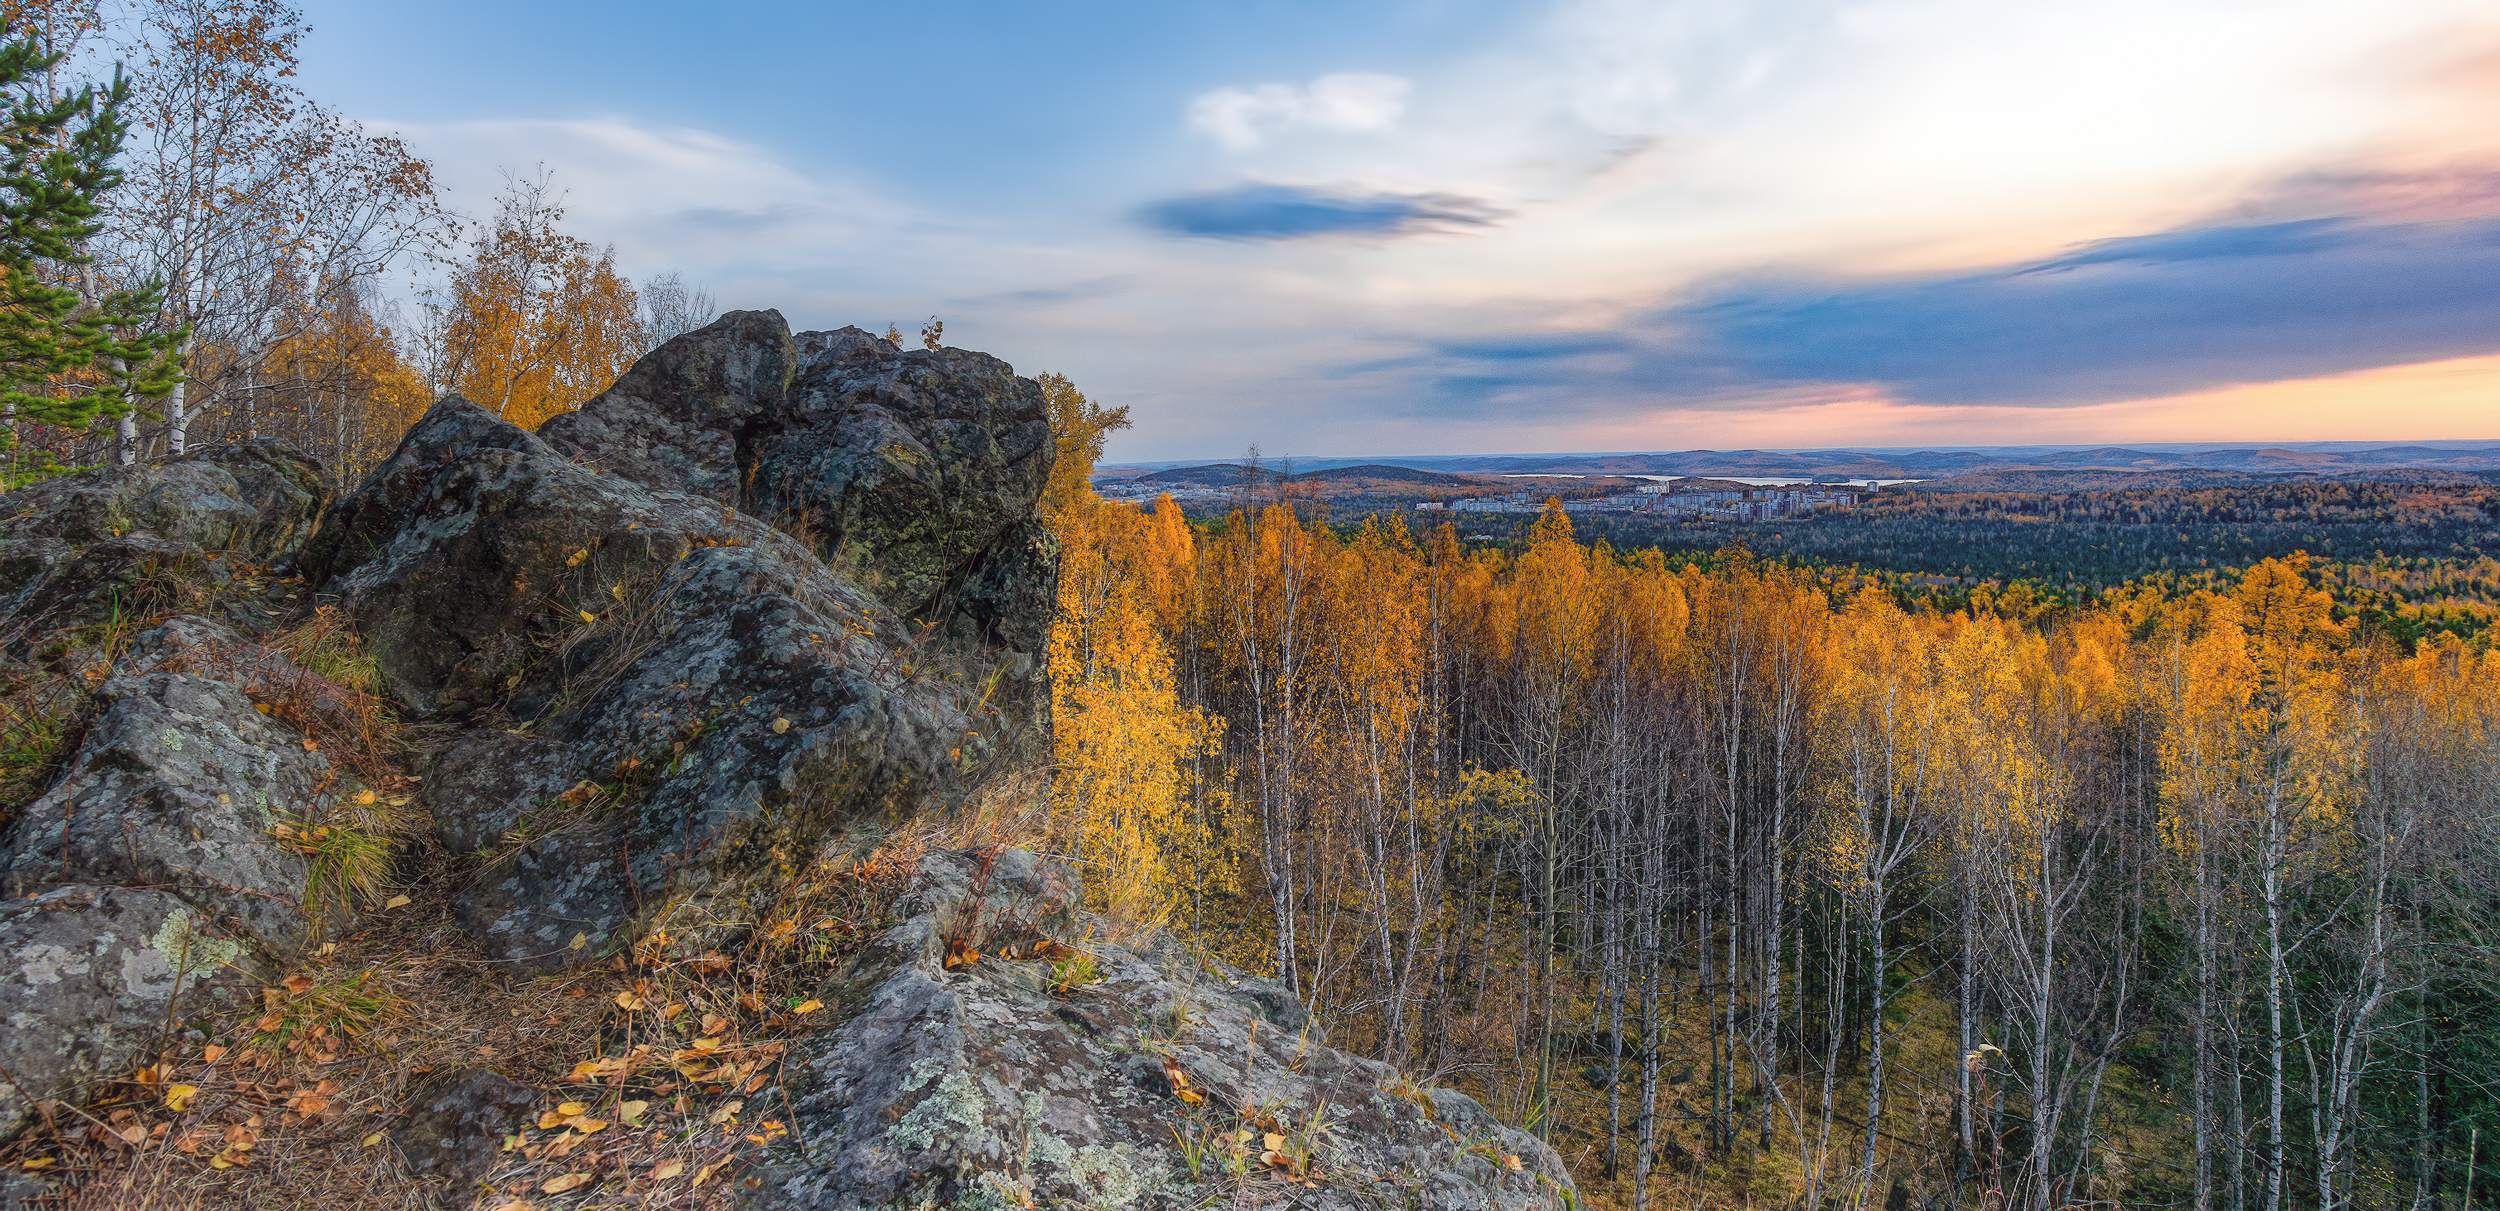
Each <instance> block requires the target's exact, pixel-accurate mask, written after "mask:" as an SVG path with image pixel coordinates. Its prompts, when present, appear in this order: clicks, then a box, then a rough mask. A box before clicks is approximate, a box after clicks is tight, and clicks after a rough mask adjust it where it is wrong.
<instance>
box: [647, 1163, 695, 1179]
mask: <svg viewBox="0 0 2500 1211" xmlns="http://www.w3.org/2000/svg"><path fill="white" fill-rule="evenodd" d="M685 1171H686V1162H684V1161H681V1160H678V1159H676V1158H675V1157H671V1158H669V1159H668V1160H664V1161H661V1162H660V1163H659V1164H656V1165H653V1166H651V1180H652V1181H655V1182H664V1181H667V1180H668V1179H670V1178H672V1177H675V1176H677V1175H678V1174H680V1173H683V1172H685Z"/></svg>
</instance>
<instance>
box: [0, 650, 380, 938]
mask: <svg viewBox="0 0 2500 1211" xmlns="http://www.w3.org/2000/svg"><path fill="white" fill-rule="evenodd" d="M283 667H284V662H283V661H282V660H280V659H279V658H277V657H276V656H274V655H270V654H268V653H266V652H264V651H262V650H261V649H260V648H259V647H258V645H255V644H250V643H248V642H247V641H245V640H243V639H242V638H240V637H239V636H237V635H235V634H234V633H233V632H232V631H230V630H228V629H227V628H225V627H222V626H220V625H218V624H216V623H213V622H209V621H207V620H206V619H201V618H180V619H175V620H172V621H169V622H167V623H165V624H163V625H160V626H158V627H155V628H153V629H151V630H150V631H148V632H146V633H144V634H142V635H141V636H140V637H139V638H138V639H136V640H134V641H133V643H132V644H131V646H130V648H129V650H128V651H127V652H126V653H125V654H124V655H123V657H122V659H121V661H120V662H119V663H118V664H117V665H116V666H115V668H114V671H113V673H112V675H111V676H109V677H107V678H106V679H105V680H104V682H103V683H102V685H100V686H99V687H98V688H97V691H96V699H97V701H98V703H99V704H100V705H101V709H100V711H99V712H98V714H97V716H96V719H95V722H94V723H93V725H91V726H90V727H89V728H88V729H87V733H86V736H85V739H84V741H83V742H82V743H81V744H80V745H79V748H78V752H77V755H76V756H75V757H74V758H72V760H71V762H70V764H69V768H68V770H67V771H66V772H65V773H64V774H63V775H62V776H61V779H60V781H59V782H58V783H56V784H55V785H54V786H53V788H52V789H51V790H50V791H49V792H47V793H46V794H44V795H43V796H42V797H41V798H39V799H37V800H35V801H34V802H33V803H31V804H28V805H27V806H26V808H25V810H24V811H23V812H21V813H20V814H19V816H18V819H17V821H16V823H15V824H14V825H13V826H12V827H11V828H10V830H9V833H8V836H7V841H6V845H5V850H0V852H5V853H6V854H7V855H8V857H7V863H6V868H5V870H6V874H5V886H6V890H7V894H9V895H11V896H31V895H37V894H40V893H42V892H44V891H46V890H47V889H50V888H54V887H63V886H82V885H104V886H120V887H146V888H151V889H154V890H155V891H158V892H161V893H163V894H165V895H168V896H171V897H172V898H174V899H176V900H179V901H181V902H183V903H185V904H187V905H189V906H190V907H191V908H192V909H193V910H195V911H196V912H197V913H198V914H200V916H199V919H200V921H201V922H202V924H203V925H204V926H205V927H209V928H213V929H215V930H216V931H218V932H219V933H221V934H226V935H231V936H236V937H243V938H248V939H250V940H251V941H252V942H253V943H254V944H255V945H256V946H258V947H259V948H260V949H261V950H262V951H263V952H264V953H266V954H268V955H270V956H272V957H276V958H280V959H283V958H286V957H288V956H292V955H293V954H294V953H295V952H296V951H297V950H298V949H299V948H300V947H301V946H302V945H303V943H304V941H305V938H306V936H307V933H308V931H309V929H310V925H309V923H308V921H307V920H306V918H305V914H304V912H303V910H302V908H301V906H300V904H299V898H300V897H301V896H302V895H303V893H304V880H305V867H304V859H303V857H302V856H301V855H299V854H297V853H295V852H294V851H292V850H290V849H287V848H285V847H283V846H280V845H278V844H275V843H274V839H273V836H272V833H271V828H272V826H273V825H275V824H277V823H278V821H279V817H280V816H281V815H283V814H289V813H295V814H304V815H311V814H315V813H317V812H319V811H320V810H321V809H322V808H323V807H324V806H325V805H326V803H327V802H328V801H330V800H332V799H334V798H335V797H336V796H337V795H339V794H341V793H343V792H344V791H345V790H346V789H347V788H346V787H345V786H344V785H343V784H342V783H340V782H339V780H338V779H337V778H336V777H335V775H334V774H333V772H332V771H331V769H330V766H329V762H328V760H327V758H325V757H323V756H322V755H321V754H319V753H315V752H308V751H306V750H305V748H304V745H303V737H302V734H301V733H298V732H296V731H295V730H294V729H293V728H291V727H288V726H287V725H285V724H283V723H280V722H277V721H276V720H274V719H271V718H270V717H269V716H267V715H265V714H263V713H261V712H260V711H259V710H258V709H256V708H255V707H254V705H253V702H252V699H251V697H250V695H249V693H248V692H247V691H246V690H245V688H243V687H244V686H246V685H249V684H250V683H251V680H252V678H253V677H254V676H256V675H267V674H272V673H278V672H279V671H280V670H282V669H283Z"/></svg>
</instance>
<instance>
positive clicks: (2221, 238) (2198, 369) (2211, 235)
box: [1366, 219, 2500, 411]
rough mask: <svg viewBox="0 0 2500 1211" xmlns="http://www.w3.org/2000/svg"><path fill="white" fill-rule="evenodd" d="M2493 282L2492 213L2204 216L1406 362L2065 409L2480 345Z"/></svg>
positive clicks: (2499, 265) (1460, 389) (1745, 395)
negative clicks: (2258, 220)
mask: <svg viewBox="0 0 2500 1211" xmlns="http://www.w3.org/2000/svg"><path fill="white" fill-rule="evenodd" d="M2494 280H2500V220H2489V219H2485V220H2469V221H2455V222H2442V223H2403V224H2379V225H2369V224H2362V223H2358V222H2353V221H2349V220H2303V221H2296V222H2287V223H2273V224H2257V225H2243V226H2235V227H2213V228H2202V229H2189V230H2181V231H2171V232H2162V233H2157V234H2152V235H2146V236H2137V237H2129V238H2125V239H2115V240H2104V241H2100V242H2097V243H2093V244H2089V245H2085V246H2084V247H2082V248H2080V249H2078V250H2076V251H2075V252H2073V253H2071V254H2068V255H2065V256H2061V257H2055V258H2051V259H2048V260H2044V261H2038V262H2033V263H2028V264H2022V265H2015V266H2009V267H2006V268H2002V269H1997V270H1993V271H1989V272H1983V273H1965V274H1953V275H1931V276H1923V277H1895V278H1883V279H1874V280H1818V279H1813V278H1805V277H1785V278H1772V277H1756V278H1751V279H1740V280H1734V281H1728V282H1723V283H1722V284H1720V285H1719V286H1717V287H1715V288H1712V289H1708V290H1705V291H1703V292H1702V293H1701V294H1700V295H1699V296H1698V297H1696V298H1694V299H1693V300H1691V301H1689V302H1686V303H1683V304H1680V305H1677V306H1672V307H1667V308H1662V309H1657V310H1652V311H1649V312H1646V313H1640V314H1636V315H1634V316H1632V317H1631V318H1630V319H1628V320H1627V321H1625V322H1624V323H1623V324H1621V325H1619V326H1617V327H1616V328H1615V329H1614V330H1612V331H1610V332H1603V333H1596V334H1590V335H1585V336H1579V337H1569V338H1563V337H1553V336H1545V337H1538V338H1533V339H1521V338H1501V337H1496V338H1487V337H1481V336H1479V337H1475V338H1470V339H1465V340H1448V341H1443V342H1440V343H1438V344H1437V345H1436V346H1435V347H1434V349H1433V351H1432V352H1431V353H1430V354H1429V355H1426V356H1425V357H1423V358H1421V359H1414V360H1410V361H1408V362H1406V363H1404V367H1405V368H1412V367H1416V366H1423V367H1428V368H1429V369H1428V371H1427V372H1428V373H1430V374H1431V375H1433V387H1434V392H1433V394H1434V395H1435V397H1436V398H1437V399H1438V400H1439V401H1440V404H1441V406H1443V407H1451V408H1458V409H1462V410H1465V409H1471V408H1473V409H1484V410H1488V411H1498V410H1502V409H1505V408H1507V409H1519V410H1531V411H1533V410H1580V411H1591V410H1612V411H1621V410H1623V409H1625V408H1627V407H1633V406H1639V405H1641V404H1644V403H1646V404H1647V405H1650V406H1656V405H1659V404H1665V403H1686V404H1696V405H1700V406H1710V407H1721V408H1742V407H1749V406H1751V403H1752V401H1756V400H1760V399H1762V398H1764V397H1765V396H1766V395H1769V394H1772V393H1776V392H1782V391H1794V390H1798V389H1810V390H1820V391H1829V392H1834V393H1843V392H1849V391H1856V390H1866V389H1872V390H1874V391H1876V392H1878V393H1880V395H1881V396H1882V397H1884V398H1887V399H1892V400H1897V401H1901V402H1905V403H1915V404H1942V405H1973V404H1985V405H2008V406H2028V407H2043V406H2048V407H2070V406H2077V405H2089V404H2098V403H2103V402H2107V401H2111V400H2121V399H2130V398H2142V397H2148V396H2165V395H2180V394H2184V393H2188V392H2195V391H2200V390H2206V389H2210V388H2216V387H2220V386H2224V385H2227V384H2234V383H2248V382H2262V381H2270V380H2276V379H2287V378H2295V377H2304V376H2316V375H2331V374H2339V373H2345V372H2350V371H2356V370H2364V369H2369V368H2373V367H2381V366H2390V365H2396V364H2400V363H2406V362H2414V361H2424V360H2429V359H2435V358H2454V357H2462V356H2470V355H2474V354H2482V353H2488V352H2491V351H2492V350H2494V349H2500V291H2494V290H2492V289H2491V285H2490V284H2491V283H2492V282H2493V281H2494ZM1400 368H1401V367H1400V365H1399V364H1398V363H1380V364H1375V365H1373V366H1371V367H1366V369H1368V370H1370V371H1372V372H1375V373H1377V372H1381V371H1388V372H1392V373H1394V372H1396V371H1397V370H1398V369H1400Z"/></svg>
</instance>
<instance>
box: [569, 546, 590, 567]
mask: <svg viewBox="0 0 2500 1211" xmlns="http://www.w3.org/2000/svg"><path fill="white" fill-rule="evenodd" d="M588 558H590V548H588V547H583V548H582V549H581V550H578V551H575V552H573V553H572V554H571V555H567V556H565V557H564V566H565V567H568V568H578V567H580V566H582V561H583V560H585V559H588Z"/></svg>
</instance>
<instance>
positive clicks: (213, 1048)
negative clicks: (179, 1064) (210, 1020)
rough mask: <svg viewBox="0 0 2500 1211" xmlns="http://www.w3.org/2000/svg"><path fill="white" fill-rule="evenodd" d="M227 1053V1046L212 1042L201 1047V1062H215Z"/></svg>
mask: <svg viewBox="0 0 2500 1211" xmlns="http://www.w3.org/2000/svg"><path fill="white" fill-rule="evenodd" d="M225 1054H226V1048H225V1046H224V1045H223V1044H221V1043H211V1044H209V1045H208V1046H206V1047H202V1048H200V1062H201V1063H203V1064H214V1063H216V1062H217V1061H218V1060H219V1059H222V1058H224V1056H225Z"/></svg>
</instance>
